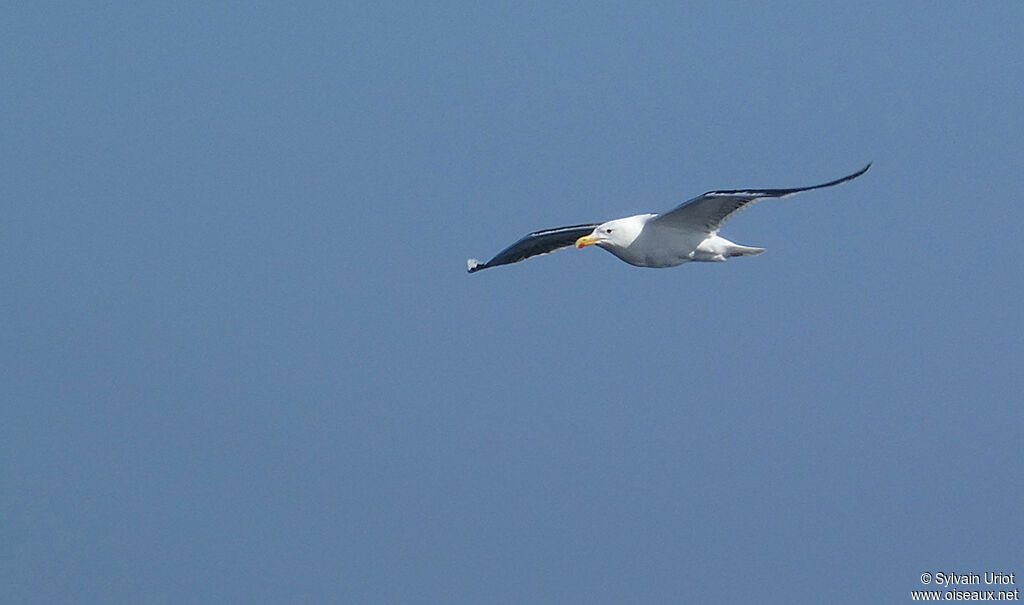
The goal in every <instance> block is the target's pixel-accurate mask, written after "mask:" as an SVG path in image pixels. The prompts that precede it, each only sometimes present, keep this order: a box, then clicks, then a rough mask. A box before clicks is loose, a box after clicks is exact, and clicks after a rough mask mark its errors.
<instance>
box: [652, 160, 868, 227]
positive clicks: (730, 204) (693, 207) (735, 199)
mask: <svg viewBox="0 0 1024 605" xmlns="http://www.w3.org/2000/svg"><path fill="white" fill-rule="evenodd" d="M868 168H871V164H868V165H867V166H865V167H864V168H861V169H860V170H858V171H857V172H854V173H853V174H850V175H847V176H844V177H842V178H838V179H836V180H834V181H829V182H827V183H822V184H820V185H811V186H810V187H797V188H794V189H732V190H724V191H708V192H707V193H705V194H703V195H700V196H698V197H695V198H693V199H692V200H690V201H688V202H686V203H684V204H682V205H680V206H678V207H676V208H674V209H673V210H669V211H668V212H666V213H664V214H661V215H659V216H657V217H655V218H654V219H653V220H652V221H651V222H653V223H656V224H661V225H665V226H669V227H675V228H677V229H684V230H687V231H702V232H705V233H708V234H715V233H718V230H719V229H721V227H722V224H723V223H725V221H727V220H729V219H730V218H732V217H734V216H736V214H738V213H739V212H741V211H743V210H746V209H747V208H749V207H750V206H751V205H753V204H754V203H755V202H758V201H760V200H763V199H766V198H778V197H787V196H790V195H793V194H796V193H801V192H803V191H810V190H812V189H823V188H825V187H832V186H834V185H839V184H841V183H845V182H847V181H851V180H853V179H855V178H857V177H859V176H860V175H862V174H864V173H865V172H867V171H868Z"/></svg>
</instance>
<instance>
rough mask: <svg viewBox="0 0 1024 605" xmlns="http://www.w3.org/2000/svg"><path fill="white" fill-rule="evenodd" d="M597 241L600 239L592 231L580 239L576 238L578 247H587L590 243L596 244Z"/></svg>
mask: <svg viewBox="0 0 1024 605" xmlns="http://www.w3.org/2000/svg"><path fill="white" fill-rule="evenodd" d="M597 241H598V238H596V237H594V234H593V233H591V234H590V235H584V236H583V237H581V238H579V239H578V240H576V247H577V248H585V247H587V246H589V245H590V244H596V243H597Z"/></svg>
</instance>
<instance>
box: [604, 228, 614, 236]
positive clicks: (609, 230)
mask: <svg viewBox="0 0 1024 605" xmlns="http://www.w3.org/2000/svg"><path fill="white" fill-rule="evenodd" d="M604 232H605V233H607V234H609V235H610V234H611V232H612V230H611V229H605V230H604Z"/></svg>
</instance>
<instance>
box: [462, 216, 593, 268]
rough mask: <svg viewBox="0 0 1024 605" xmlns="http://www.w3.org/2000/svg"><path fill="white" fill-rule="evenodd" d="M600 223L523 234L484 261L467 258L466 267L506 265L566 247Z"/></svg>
mask: <svg viewBox="0 0 1024 605" xmlns="http://www.w3.org/2000/svg"><path fill="white" fill-rule="evenodd" d="M600 224H601V223H587V224H585V225H570V226H568V227H556V228H554V229H543V230H541V231H534V232H533V233H530V234H527V235H525V236H523V237H522V238H521V239H520V240H519V241H517V242H516V243H514V244H512V245H511V246H509V247H508V248H505V249H504V250H502V251H501V252H499V253H498V254H496V255H495V256H494V258H492V259H491V260H489V261H487V262H486V263H481V262H480V261H477V260H476V259H472V258H471V259H469V262H468V263H467V267H468V268H469V272H470V273H475V272H476V271H479V270H481V269H489V268H490V267H497V266H499V265H508V264H511V263H518V262H519V261H521V260H526V259H528V258H530V257H531V256H537V255H538V254H549V253H551V252H555V251H556V250H561V249H562V248H568V247H569V246H572V245H573V244H575V243H576V240H578V239H579V238H581V237H583V236H584V235H589V234H590V233H591V232H592V231H593V230H594V228H595V227H597V226H598V225H600Z"/></svg>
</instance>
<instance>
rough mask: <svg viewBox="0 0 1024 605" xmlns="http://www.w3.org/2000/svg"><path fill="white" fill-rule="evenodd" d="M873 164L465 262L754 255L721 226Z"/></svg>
mask: <svg viewBox="0 0 1024 605" xmlns="http://www.w3.org/2000/svg"><path fill="white" fill-rule="evenodd" d="M868 168H871V164H868V165H867V166H865V167H864V168H861V169H860V170H858V171H857V172H854V173H853V174H850V175H847V176H844V177H842V178H838V179H836V180H834V181H829V182H827V183H822V184H820V185H811V186H810V187H796V188H793V189H731V190H724V191H708V192H707V193H705V194H703V195H699V196H697V197H695V198H693V199H692V200H690V201H688V202H686V203H684V204H682V205H680V206H678V207H676V208H674V209H672V210H669V211H668V212H664V213H662V214H637V215H635V216H627V217H625V218H618V219H615V220H612V221H606V222H604V223H585V224H582V225H570V226H568V227H556V228H554V229H543V230H541V231H534V232H533V233H530V234H527V235H525V236H524V237H523V238H522V239H520V240H519V241H517V242H516V243H514V244H512V245H511V246H509V247H508V248H505V249H504V250H502V251H501V252H499V253H498V254H496V255H495V256H494V258H492V259H491V260H489V261H487V262H486V263H481V262H480V261H478V260H477V259H475V258H471V259H469V260H468V261H466V267H467V269H469V272H470V273H475V272H477V271H480V270H481V269H489V268H491V267H497V266H500V265H508V264H511V263H518V262H519V261H522V260H526V259H527V258H530V257H531V256H537V255H539V254H548V253H551V252H554V251H556V250H561V249H563V248H568V247H570V246H572V245H575V246H576V247H577V248H585V247H587V246H591V245H595V246H597V247H599V248H604V249H605V250H607V251H609V252H611V253H612V254H614V255H615V256H617V257H619V258H620V259H622V260H623V261H625V262H627V263H629V264H631V265H635V266H637V267H653V268H662V267H675V266H676V265H681V264H683V263H688V262H690V261H700V262H721V261H724V260H726V259H728V258H731V257H734V256H754V255H757V254H761V253H762V252H764V248H755V247H752V246H741V245H739V244H736V243H733V242H730V241H729V240H727V239H725V238H724V237H721V236H719V235H718V230H719V229H721V228H722V224H723V223H725V221H727V220H729V219H730V218H732V217H734V216H736V214H737V213H739V212H740V211H742V210H745V209H747V208H749V207H750V206H751V205H753V204H754V203H755V202H758V201H760V200H763V199H766V198H782V197H788V196H791V195H794V194H797V193H802V192H804V191H811V190H812V189H824V188H825V187H832V186H835V185H839V184H842V183H845V182H847V181H851V180H853V179H855V178H857V177H859V176H860V175H862V174H864V173H865V172H867V171H868Z"/></svg>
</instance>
